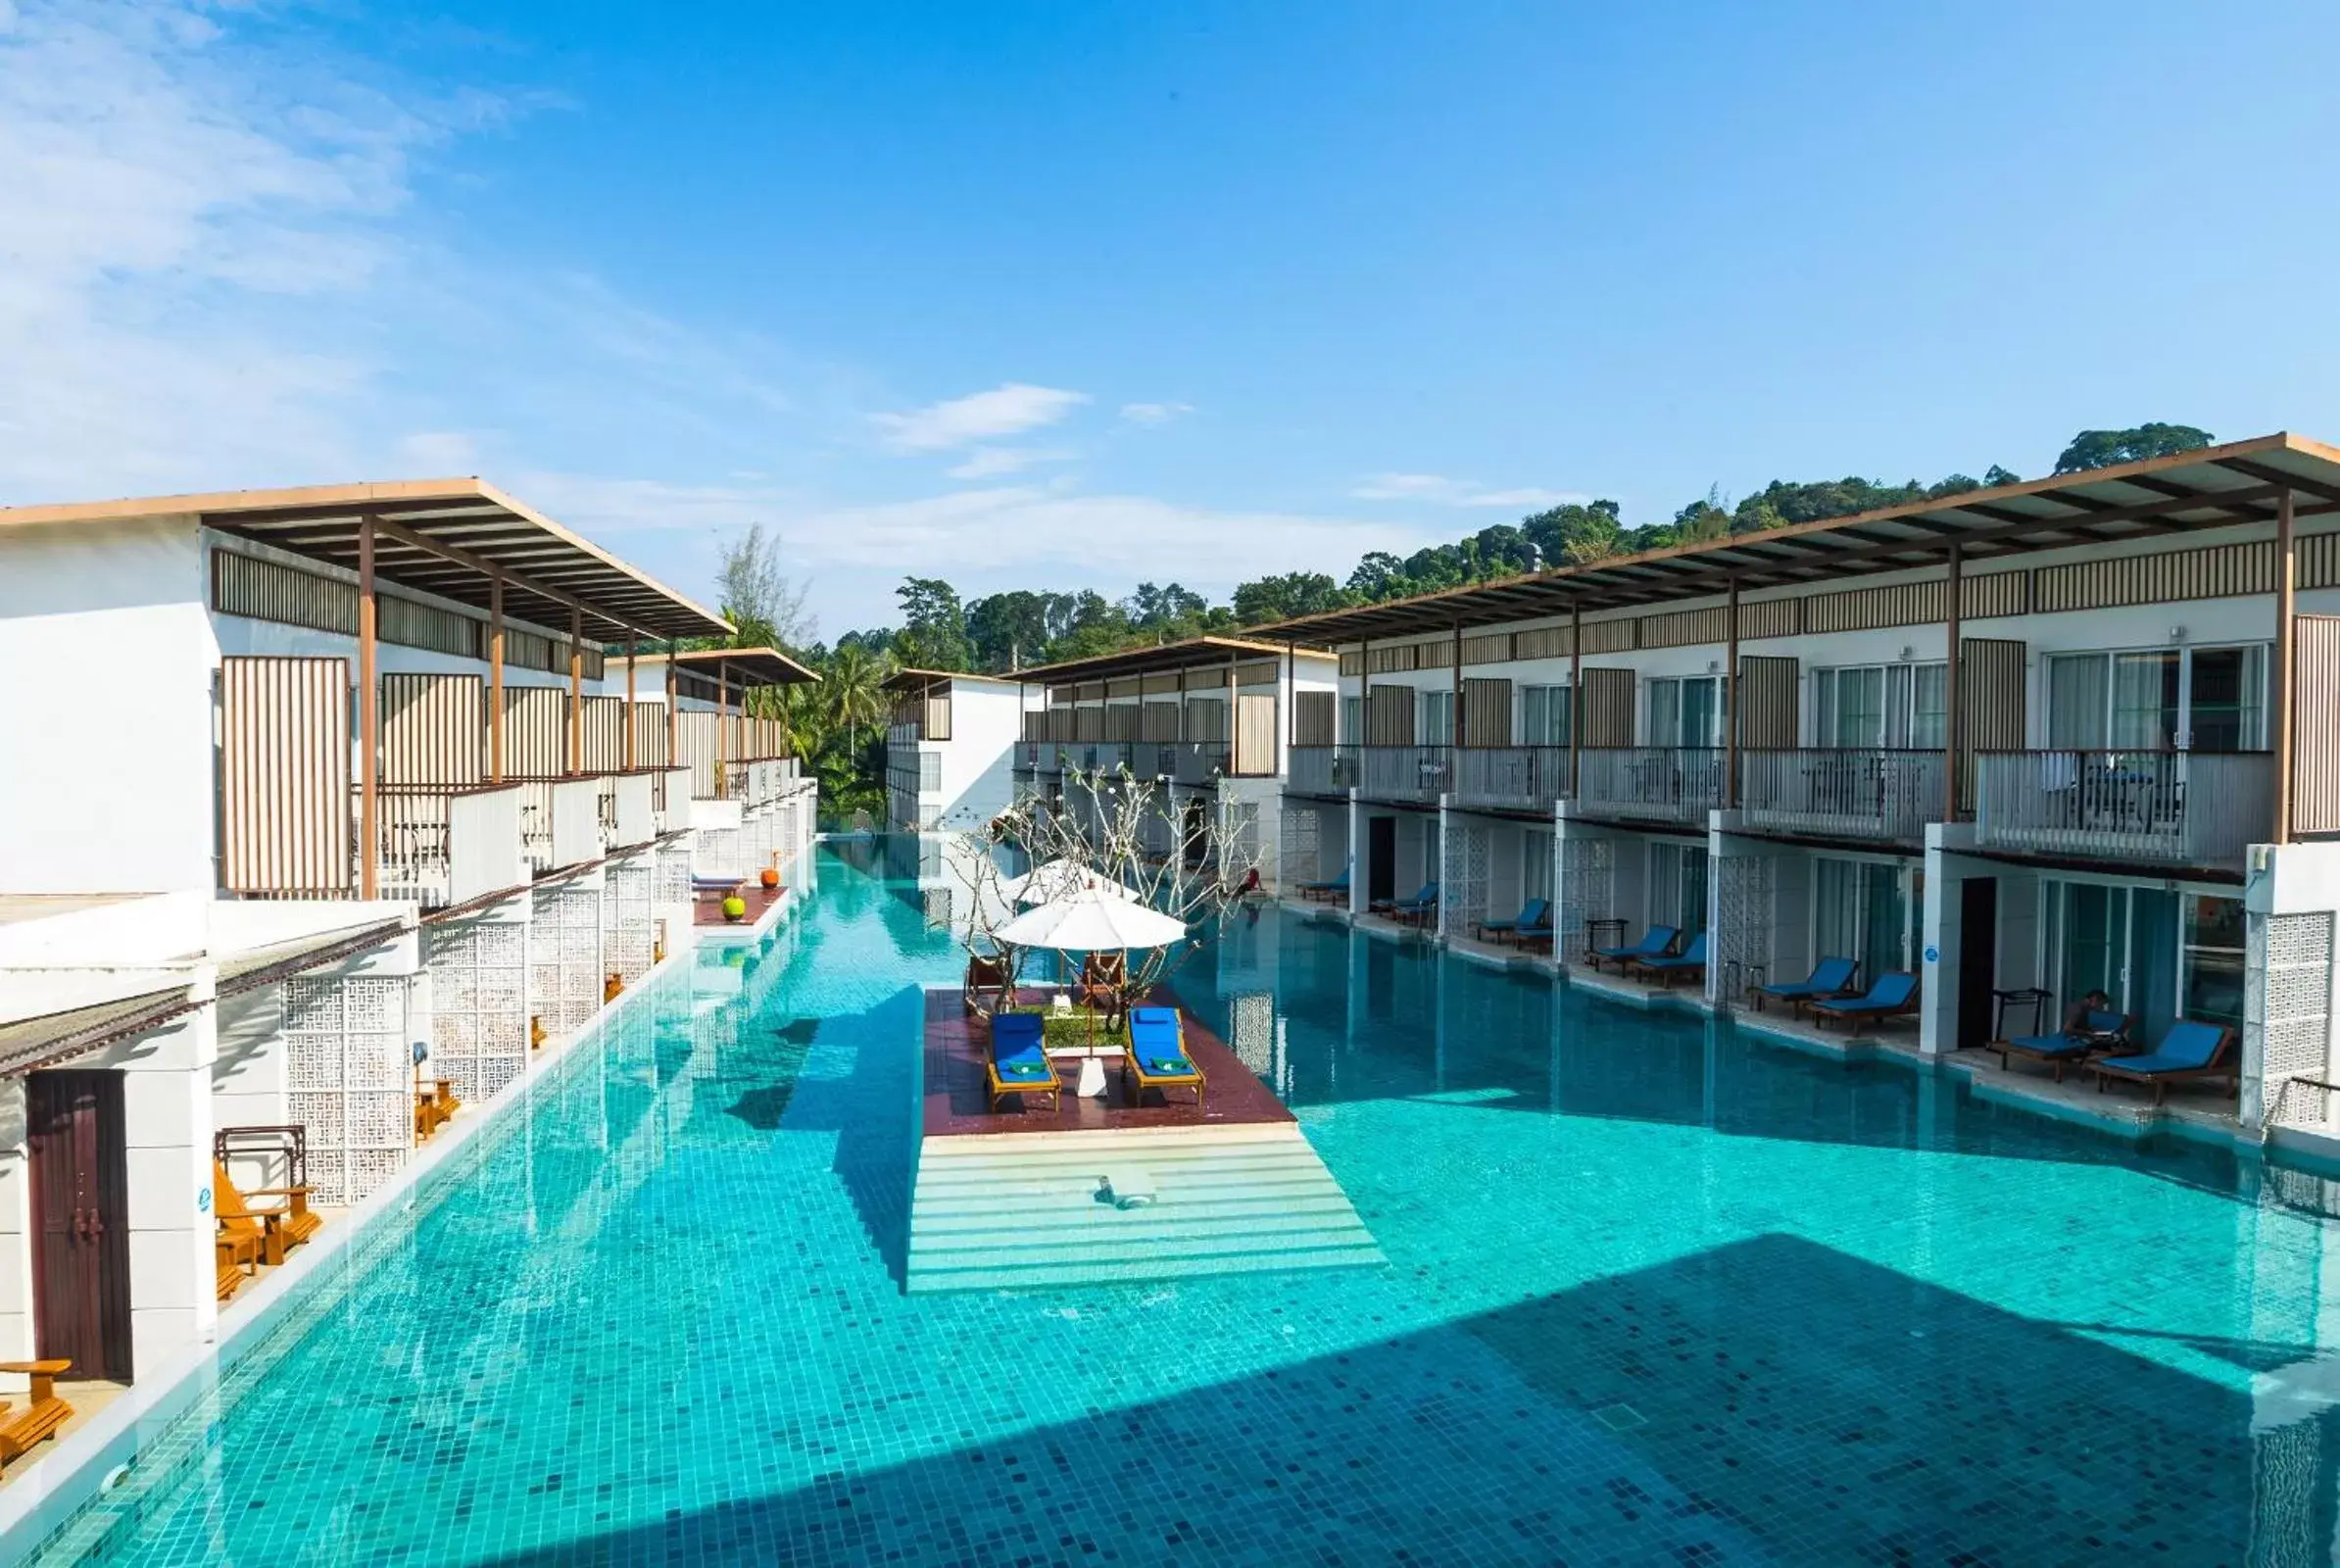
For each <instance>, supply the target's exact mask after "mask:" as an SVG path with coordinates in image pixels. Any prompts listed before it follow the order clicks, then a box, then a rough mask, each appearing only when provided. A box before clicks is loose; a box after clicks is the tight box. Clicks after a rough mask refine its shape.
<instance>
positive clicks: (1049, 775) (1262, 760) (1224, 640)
mask: <svg viewBox="0 0 2340 1568" xmlns="http://www.w3.org/2000/svg"><path fill="white" fill-rule="evenodd" d="M1022 679H1024V680H1026V681H1028V682H1031V683H1032V689H1033V690H1034V691H1035V692H1039V693H1043V694H1045V703H1044V704H1042V705H1041V706H1036V707H1030V708H1027V709H1026V710H1025V711H1024V715H1023V738H1022V741H1021V742H1020V744H1019V745H1018V746H1017V748H1016V753H1015V782H1016V786H1017V788H1018V790H1019V791H1030V792H1033V793H1036V794H1038V795H1040V796H1041V797H1043V798H1044V799H1045V800H1047V801H1048V802H1049V803H1050V804H1051V805H1052V806H1054V807H1055V808H1056V809H1064V810H1070V811H1073V812H1076V813H1086V814H1087V815H1088V816H1089V817H1091V818H1094V817H1095V815H1096V814H1097V812H1098V810H1099V809H1100V803H1099V802H1098V800H1097V798H1096V793H1095V791H1094V790H1092V789H1090V788H1087V787H1085V786H1083V785H1082V784H1081V783H1080V781H1079V780H1080V775H1082V774H1084V773H1096V772H1100V771H1101V772H1103V773H1105V774H1108V775H1110V774H1117V773H1119V772H1121V771H1122V770H1124V769H1127V770H1128V772H1129V773H1130V774H1132V775H1133V776H1135V777H1137V778H1140V779H1145V780H1149V781H1151V783H1152V785H1153V788H1154V790H1155V792H1156V793H1155V795H1154V796H1153V802H1154V804H1156V805H1157V806H1158V807H1159V808H1160V809H1158V810H1154V811H1150V812H1147V813H1146V816H1145V818H1144V820H1143V822H1142V824H1141V825H1142V831H1143V832H1144V833H1145V835H1146V847H1147V849H1148V850H1149V851H1150V852H1151V853H1154V854H1158V855H1161V856H1165V857H1166V856H1170V855H1174V854H1201V853H1204V852H1205V849H1206V846H1207V844H1208V843H1209V842H1210V841H1211V840H1212V838H1213V837H1214V836H1218V837H1223V838H1224V839H1225V841H1226V842H1228V843H1231V844H1242V845H1243V846H1245V848H1246V851H1247V852H1248V851H1256V853H1257V854H1258V855H1259V857H1260V862H1261V863H1260V875H1261V878H1262V880H1263V882H1265V883H1267V884H1268V885H1269V886H1271V887H1272V886H1273V885H1274V883H1275V881H1276V878H1277V876H1278V874H1279V872H1280V870H1281V868H1282V866H1283V864H1284V853H1283V849H1282V846H1281V843H1280V835H1281V833H1282V831H1283V829H1284V827H1285V825H1286V823H1287V821H1288V820H1290V818H1288V816H1287V815H1286V814H1285V813H1284V812H1283V811H1282V810H1280V809H1279V808H1280V801H1281V797H1282V794H1283V790H1284V785H1285V780H1286V774H1287V770H1288V768H1289V767H1290V765H1291V763H1292V759H1293V758H1294V757H1295V756H1297V755H1302V754H1300V753H1295V751H1294V747H1295V746H1301V747H1311V748H1313V749H1314V750H1313V751H1310V752H1309V753H1307V755H1311V756H1313V755H1314V753H1315V752H1317V751H1324V750H1327V749H1329V747H1330V745H1331V743H1332V742H1333V739H1334V733H1335V722H1336V720H1335V702H1336V696H1337V691H1338V687H1339V683H1340V670H1339V663H1338V662H1337V661H1336V660H1335V658H1334V657H1333V656H1332V655H1330V654H1327V653H1325V652H1323V651H1321V650H1317V649H1300V648H1295V647H1292V646H1290V645H1286V644H1280V643H1268V642H1257V641H1250V640H1244V639H1240V638H1230V637H1196V638H1192V639H1189V640H1187V641H1184V642H1177V643H1170V644H1167V645H1164V646H1162V647H1157V648H1138V649H1131V650H1127V651H1125V652H1122V653H1117V654H1104V655H1099V656H1097V657H1096V658H1093V659H1077V660H1069V661H1066V662H1061V663H1055V664H1048V665H1046V666H1043V667H1041V668H1038V669H1030V670H1025V671H1023V672H1022ZM1068 779H1069V780H1071V782H1069V783H1068ZM1205 824H1209V826H1210V827H1211V829H1212V830H1213V831H1212V832H1205V831H1203V828H1204V825H1205ZM1090 825H1091V826H1094V825H1095V823H1094V821H1092V822H1091V823H1090Z"/></svg>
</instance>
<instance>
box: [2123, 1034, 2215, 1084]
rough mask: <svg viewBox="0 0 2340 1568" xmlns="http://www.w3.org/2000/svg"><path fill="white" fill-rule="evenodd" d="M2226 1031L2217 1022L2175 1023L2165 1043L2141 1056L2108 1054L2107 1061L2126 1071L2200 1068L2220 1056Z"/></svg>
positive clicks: (2150, 1072)
mask: <svg viewBox="0 0 2340 1568" xmlns="http://www.w3.org/2000/svg"><path fill="white" fill-rule="evenodd" d="M2225 1043H2226V1031H2225V1030H2223V1029H2220V1028H2218V1026H2217V1025H2216V1024H2208V1023H2192V1022H2186V1023H2173V1024H2171V1025H2170V1026H2169V1033H2168V1034H2166V1035H2164V1036H2162V1043H2161V1044H2160V1045H2158V1046H2156V1047H2154V1048H2153V1049H2152V1050H2151V1051H2149V1052H2147V1053H2146V1054H2144V1055H2141V1056H2108V1057H2106V1058H2105V1065H2106V1066H2108V1067H2118V1068H2120V1069H2121V1071H2122V1072H2141V1073H2146V1074H2152V1073H2157V1072H2200V1071H2202V1069H2204V1068H2205V1067H2208V1066H2209V1065H2210V1064H2211V1063H2212V1062H2214V1061H2216V1060H2218V1051H2219V1049H2220V1048H2221V1047H2222V1046H2224V1045H2225Z"/></svg>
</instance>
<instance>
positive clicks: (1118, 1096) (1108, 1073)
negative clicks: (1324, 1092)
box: [923, 990, 1292, 1138]
mask: <svg viewBox="0 0 2340 1568" xmlns="http://www.w3.org/2000/svg"><path fill="white" fill-rule="evenodd" d="M1022 995H1023V998H1024V1000H1027V1001H1031V1002H1038V1001H1040V1000H1042V999H1043V998H1045V997H1046V996H1047V995H1048V993H1047V992H1045V991H1034V990H1027V991H1026V992H1024V993H1023V994H1022ZM1162 1001H1163V1004H1164V1005H1176V999H1175V998H1168V997H1166V998H1163V999H1162ZM1180 1015H1181V1017H1182V1018H1183V1020H1184V1024H1185V1029H1186V1044H1187V1053H1188V1054H1189V1055H1191V1056H1192V1057H1193V1058H1194V1063H1195V1065H1197V1066H1199V1067H1200V1068H1201V1069H1202V1075H1203V1077H1204V1078H1205V1079H1207V1080H1208V1081H1209V1091H1208V1093H1206V1094H1205V1095H1204V1096H1203V1106H1202V1109H1201V1110H1200V1111H1199V1112H1197V1111H1196V1110H1195V1108H1194V1093H1193V1091H1191V1090H1186V1089H1173V1090H1171V1091H1169V1092H1168V1094H1167V1095H1165V1094H1164V1093H1163V1092H1162V1091H1160V1090H1154V1091H1150V1092H1147V1093H1146V1094H1145V1096H1144V1100H1145V1103H1143V1104H1132V1103H1130V1101H1129V1098H1128V1090H1127V1088H1125V1086H1124V1084H1123V1082H1122V1075H1121V1069H1120V1065H1119V1061H1118V1058H1117V1057H1106V1058H1105V1063H1104V1066H1105V1093H1104V1096H1103V1098H1102V1099H1098V1100H1087V1099H1083V1098H1082V1097H1081V1096H1079V1095H1076V1094H1074V1093H1072V1089H1071V1086H1072V1084H1073V1082H1074V1080H1075V1079H1076V1078H1077V1077H1078V1076H1079V1073H1080V1061H1079V1059H1078V1058H1077V1057H1075V1056H1071V1055H1065V1056H1060V1057H1058V1058H1056V1070H1057V1072H1058V1074H1059V1075H1060V1076H1062V1077H1063V1079H1064V1080H1065V1086H1066V1087H1065V1092H1064V1094H1063V1095H1061V1096H1060V1097H1058V1099H1059V1101H1060V1103H1059V1104H1055V1105H1051V1104H1050V1103H1049V1101H1048V1096H1046V1095H1014V1096H1010V1097H1008V1098H1007V1099H1004V1100H1002V1101H1001V1102H1000V1103H999V1110H998V1111H997V1112H994V1111H992V1110H990V1109H988V1108H987V1103H986V1096H985V1079H984V1069H983V1064H984V1056H985V1054H986V1052H987V1050H988V1049H989V1046H990V1040H991V1025H990V1023H989V1022H988V1021H987V1020H985V1019H981V1018H971V1017H969V1016H968V1015H967V1011H966V1006H965V1004H964V1003H962V1002H961V1001H960V999H959V994H958V993H957V992H956V991H929V992H928V993H927V994H926V1053H925V1055H926V1077H925V1099H924V1113H923V1131H924V1134H925V1136H926V1137H928V1138H958V1137H968V1136H980V1135H988V1134H998V1133H1069V1132H1099V1131H1105V1130H1109V1129H1114V1128H1176V1127H1189V1128H1204V1127H1242V1126H1259V1125H1271V1124H1278V1123H1284V1124H1289V1123H1291V1122H1292V1112H1291V1111H1289V1110H1287V1109H1285V1108H1284V1103H1283V1102H1282V1101H1280V1100H1278V1099H1277V1098H1276V1097H1275V1095H1274V1094H1273V1093H1271V1092H1270V1091H1269V1089H1268V1087H1267V1086H1266V1085H1265V1084H1263V1083H1261V1082H1260V1081H1259V1080H1258V1079H1257V1078H1256V1077H1254V1076H1252V1073H1251V1069H1250V1068H1248V1067H1246V1066H1244V1065H1243V1062H1242V1060H1241V1059H1240V1058H1238V1057H1237V1055H1236V1054H1235V1053H1234V1052H1232V1051H1230V1050H1228V1049H1227V1046H1226V1043H1225V1042H1223V1041H1222V1040H1220V1039H1219V1037H1218V1036H1217V1035H1215V1034H1213V1033H1211V1031H1210V1030H1208V1029H1206V1028H1204V1027H1203V1026H1202V1024H1201V1023H1200V1022H1199V1021H1198V1020H1197V1019H1196V1018H1195V1017H1194V1014H1193V1013H1190V1012H1187V1011H1186V1010H1185V1009H1184V1008H1181V1009H1180Z"/></svg>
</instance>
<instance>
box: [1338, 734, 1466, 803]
mask: <svg viewBox="0 0 2340 1568" xmlns="http://www.w3.org/2000/svg"><path fill="white" fill-rule="evenodd" d="M1453 787H1454V748H1453V747H1451V746H1368V747H1366V748H1365V750H1364V765H1363V767H1362V769H1361V771H1360V775H1359V777H1358V780H1357V793H1358V794H1359V795H1361V796H1363V797H1364V798H1365V799H1367V800H1369V801H1405V802H1412V803H1416V804H1419V805H1425V806H1428V805H1433V804H1436V802H1437V801H1438V797H1439V796H1441V795H1443V794H1445V793H1446V792H1447V791H1448V790H1449V789H1452V788H1453Z"/></svg>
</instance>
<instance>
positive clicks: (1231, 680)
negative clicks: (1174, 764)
mask: <svg viewBox="0 0 2340 1568" xmlns="http://www.w3.org/2000/svg"><path fill="white" fill-rule="evenodd" d="M1221 738H1222V739H1223V740H1224V741H1225V742H1226V743H1227V776H1228V777H1230V778H1232V777H1234V776H1235V656H1234V655H1233V654H1229V655H1228V656H1227V733H1226V734H1225V735H1224V736H1222V737H1221Z"/></svg>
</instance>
